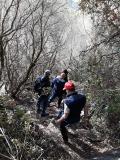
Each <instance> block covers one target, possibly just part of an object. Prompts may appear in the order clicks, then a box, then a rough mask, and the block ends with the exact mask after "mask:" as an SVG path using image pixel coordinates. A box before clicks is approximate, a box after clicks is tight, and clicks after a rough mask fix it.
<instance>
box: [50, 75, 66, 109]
mask: <svg viewBox="0 0 120 160" xmlns="http://www.w3.org/2000/svg"><path fill="white" fill-rule="evenodd" d="M64 78H65V73H61V74H60V76H57V77H56V78H54V79H53V81H52V85H51V87H52V93H51V96H50V98H49V103H51V102H52V101H54V99H55V98H56V97H58V108H60V105H61V101H62V96H63V88H64V84H65V80H64Z"/></svg>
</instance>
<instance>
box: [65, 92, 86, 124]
mask: <svg viewBox="0 0 120 160" xmlns="http://www.w3.org/2000/svg"><path fill="white" fill-rule="evenodd" d="M64 103H65V104H66V105H67V106H68V108H69V109H70V114H69V115H68V117H67V119H66V121H67V122H68V123H70V124H72V123H75V122H78V121H80V113H81V111H82V109H83V108H84V106H85V103H86V97H85V96H84V95H82V94H78V93H77V92H73V93H71V94H69V95H67V98H66V99H65V100H64Z"/></svg>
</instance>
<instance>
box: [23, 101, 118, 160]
mask: <svg viewBox="0 0 120 160" xmlns="http://www.w3.org/2000/svg"><path fill="white" fill-rule="evenodd" d="M23 104H24V107H25V109H26V111H27V112H26V114H28V115H29V116H30V118H31V121H32V130H34V132H35V134H39V133H42V134H43V135H44V136H45V138H46V141H47V139H49V140H50V142H49V143H53V148H54V151H55V152H56V150H58V151H59V153H60V154H61V155H63V156H64V159H66V160H68V159H69V160H120V148H116V149H115V148H113V147H111V146H109V145H108V144H106V143H105V140H103V139H104V138H103V139H99V138H98V137H97V135H95V134H94V133H93V132H92V130H91V129H85V128H84V127H83V125H82V123H80V124H79V126H78V128H77V129H76V130H74V129H72V128H68V131H69V144H68V145H66V144H64V143H63V140H62V137H61V134H60V131H59V126H56V125H55V124H54V123H53V122H52V121H53V119H54V117H55V114H56V112H57V111H58V109H57V108H56V105H55V103H53V104H51V106H50V107H49V108H48V112H49V113H50V114H49V116H48V117H41V116H40V115H38V114H36V111H35V105H36V103H35V102H31V103H30V102H29V103H27V102H26V103H23ZM28 106H29V107H28ZM48 150H49V149H48ZM46 152H49V151H46ZM48 159H49V158H48ZM53 159H58V158H57V157H56V156H55V157H54V158H53ZM62 159H63V158H62V156H61V160H62Z"/></svg>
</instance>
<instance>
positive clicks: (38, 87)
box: [34, 77, 42, 93]
mask: <svg viewBox="0 0 120 160" xmlns="http://www.w3.org/2000/svg"><path fill="white" fill-rule="evenodd" d="M41 91H42V86H41V77H38V78H37V79H36V80H35V83H34V92H36V93H41Z"/></svg>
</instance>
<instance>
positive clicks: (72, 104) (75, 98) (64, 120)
mask: <svg viewBox="0 0 120 160" xmlns="http://www.w3.org/2000/svg"><path fill="white" fill-rule="evenodd" d="M64 90H66V92H67V97H66V98H65V99H64V100H63V104H64V110H63V113H62V115H61V117H60V118H59V119H58V120H56V121H55V122H56V124H59V125H60V131H61V134H62V137H63V140H64V142H65V143H68V131H67V129H66V126H68V125H71V124H76V123H78V122H79V121H80V113H81V111H82V109H83V108H84V106H85V104H86V97H85V96H84V95H82V94H78V93H77V92H76V91H75V85H74V83H73V82H72V81H68V82H66V83H65V86H64Z"/></svg>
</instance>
